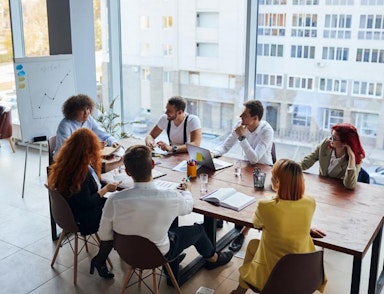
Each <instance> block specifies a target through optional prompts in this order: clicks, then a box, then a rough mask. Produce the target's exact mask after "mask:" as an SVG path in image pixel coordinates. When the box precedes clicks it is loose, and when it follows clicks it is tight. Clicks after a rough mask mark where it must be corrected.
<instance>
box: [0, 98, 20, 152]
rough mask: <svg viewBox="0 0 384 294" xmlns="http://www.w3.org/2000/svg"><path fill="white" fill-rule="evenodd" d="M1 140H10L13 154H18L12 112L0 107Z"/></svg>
mask: <svg viewBox="0 0 384 294" xmlns="http://www.w3.org/2000/svg"><path fill="white" fill-rule="evenodd" d="M0 139H8V142H9V145H10V146H11V149H12V151H13V153H15V152H16V149H15V145H14V144H13V140H12V117H11V111H10V110H7V109H6V108H5V107H4V106H1V105H0Z"/></svg>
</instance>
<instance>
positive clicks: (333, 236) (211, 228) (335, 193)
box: [110, 140, 384, 293]
mask: <svg viewBox="0 0 384 294" xmlns="http://www.w3.org/2000/svg"><path fill="white" fill-rule="evenodd" d="M133 142H134V143H137V141H132V140H128V141H126V142H124V143H123V145H124V146H129V145H132V144H133ZM139 143H141V142H139ZM185 159H189V157H188V154H170V155H163V156H161V157H154V161H155V163H156V166H155V169H157V170H158V171H161V172H163V173H165V175H164V176H163V177H161V179H162V180H166V181H171V182H178V181H181V180H182V179H183V178H185V176H186V175H185V174H183V173H180V172H178V171H173V170H172V168H173V167H175V166H176V165H177V164H178V163H179V162H180V161H182V160H185ZM221 159H222V160H226V161H229V162H233V159H232V158H228V157H225V156H224V157H221ZM255 167H258V168H260V169H261V171H263V172H265V173H266V174H267V176H266V180H265V186H264V189H255V188H254V186H253V174H252V172H253V170H254V168H255ZM270 170H271V166H266V165H250V164H248V163H247V162H245V161H244V162H243V167H242V176H241V177H236V176H235V174H234V168H233V167H229V168H226V169H222V170H219V171H213V170H208V169H206V168H204V167H201V168H199V170H198V174H200V173H202V172H205V173H208V175H209V182H208V192H212V191H214V190H216V189H218V188H221V187H233V188H235V189H236V190H238V191H240V192H243V193H244V194H247V195H250V196H253V197H255V198H256V199H257V200H259V199H263V198H265V197H266V195H267V194H268V195H270V194H271V192H272V189H271V175H270ZM110 173H113V171H112V172H110ZM304 178H305V186H306V194H307V195H311V196H312V197H314V198H315V200H316V211H315V214H314V217H313V221H312V227H315V228H318V229H320V230H322V231H324V232H325V233H326V234H327V235H326V236H325V237H324V238H319V239H317V238H315V239H314V243H315V244H316V245H317V246H320V247H323V248H327V249H330V250H334V251H337V252H341V253H345V254H348V255H352V256H353V268H352V277H351V290H350V293H359V289H360V279H361V265H362V260H363V258H364V256H365V255H366V253H367V251H368V250H369V249H370V248H371V247H372V253H371V260H370V275H369V286H368V287H369V288H368V293H380V291H381V289H382V287H383V283H384V270H382V271H381V273H380V276H379V279H378V278H377V276H378V264H379V258H380V248H381V237H382V231H383V224H384V221H383V212H384V201H383V199H382V198H383V197H384V189H383V188H382V187H380V186H375V185H369V184H364V183H358V184H357V187H356V188H355V189H354V190H348V189H346V188H345V187H344V186H343V184H342V182H341V181H340V180H338V179H332V178H327V177H321V176H318V175H314V174H309V173H305V174H304ZM191 183H192V185H191V186H192V187H191V191H192V194H193V197H194V200H195V203H194V208H193V211H194V212H195V213H198V214H201V215H203V216H204V227H205V229H206V231H207V234H208V236H209V238H210V239H211V241H212V243H213V244H214V246H216V249H217V250H218V251H219V250H222V249H223V248H224V247H225V246H227V245H228V244H229V243H230V242H231V240H232V239H233V238H234V237H235V236H236V235H237V234H238V230H236V229H235V228H233V229H231V230H229V231H228V233H226V234H225V235H224V236H223V237H221V238H220V239H219V240H217V238H216V220H217V219H220V220H225V221H228V222H231V223H234V224H237V225H242V226H246V227H253V224H252V217H253V213H254V211H255V208H256V203H253V204H251V205H249V206H247V207H246V208H244V209H242V210H241V211H239V212H237V211H234V210H230V209H227V208H223V207H218V206H215V205H213V204H211V203H209V202H206V201H203V200H201V199H200V197H201V195H200V184H199V180H198V177H197V178H196V179H191ZM266 192H267V193H266ZM203 264H204V260H203V259H202V258H200V257H197V258H196V259H194V260H193V261H192V262H191V263H190V264H188V265H187V266H186V267H184V268H182V269H181V270H180V271H179V270H178V266H176V267H175V266H174V267H173V269H174V271H176V277H177V279H178V281H179V283H180V285H182V284H183V283H184V282H185V281H187V280H188V279H189V278H190V277H191V276H192V275H193V274H194V273H195V272H196V271H198V270H199V269H200V268H201V267H202V266H203ZM328 278H329V279H331V278H332V277H328Z"/></svg>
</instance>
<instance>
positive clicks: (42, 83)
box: [14, 54, 76, 142]
mask: <svg viewBox="0 0 384 294" xmlns="http://www.w3.org/2000/svg"><path fill="white" fill-rule="evenodd" d="M14 67H15V68H14V70H15V77H16V79H15V80H16V94H17V106H18V111H19V119H20V129H21V136H22V140H23V142H34V141H36V139H37V141H39V140H43V138H44V137H47V138H48V137H49V136H52V135H54V134H56V129H57V126H58V124H59V122H60V120H61V119H62V118H63V114H62V105H63V103H64V102H65V100H67V99H68V98H69V97H70V96H72V95H75V94H76V86H75V76H74V74H75V70H74V64H73V57H72V55H71V54H69V55H53V56H44V57H26V58H15V60H14Z"/></svg>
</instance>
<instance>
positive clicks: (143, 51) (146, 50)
mask: <svg viewBox="0 0 384 294" xmlns="http://www.w3.org/2000/svg"><path fill="white" fill-rule="evenodd" d="M150 53H151V45H150V44H149V43H141V48H140V55H141V56H148V55H149V54H150Z"/></svg>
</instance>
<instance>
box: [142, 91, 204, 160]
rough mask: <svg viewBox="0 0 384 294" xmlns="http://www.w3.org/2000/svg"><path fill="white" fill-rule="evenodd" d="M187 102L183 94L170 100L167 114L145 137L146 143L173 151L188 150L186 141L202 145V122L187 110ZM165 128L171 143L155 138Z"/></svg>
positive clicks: (151, 146)
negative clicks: (156, 140)
mask: <svg viewBox="0 0 384 294" xmlns="http://www.w3.org/2000/svg"><path fill="white" fill-rule="evenodd" d="M186 106H187V103H186V102H185V100H184V99H183V98H182V97H181V96H175V97H172V98H170V99H169V100H168V103H167V106H166V111H165V114H163V115H162V116H161V117H160V119H159V121H158V122H157V124H156V125H155V126H154V127H153V128H152V130H151V131H150V132H149V134H148V135H147V136H146V137H145V145H147V146H148V147H150V148H151V149H153V148H154V147H155V146H156V145H157V146H158V147H159V148H161V149H162V150H164V151H168V152H171V153H172V152H173V153H183V152H187V146H186V145H185V143H187V142H188V143H191V144H194V145H196V146H200V143H201V123H200V119H199V118H198V117H197V116H196V115H193V114H188V113H187V112H185V108H186ZM163 130H166V131H167V135H168V140H169V143H166V142H164V141H158V142H157V143H156V142H155V139H156V138H157V137H158V136H159V135H160V134H161V132H162V131H163Z"/></svg>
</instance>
